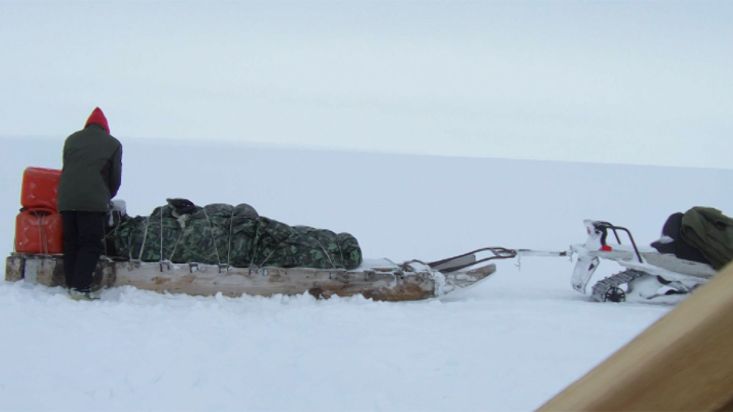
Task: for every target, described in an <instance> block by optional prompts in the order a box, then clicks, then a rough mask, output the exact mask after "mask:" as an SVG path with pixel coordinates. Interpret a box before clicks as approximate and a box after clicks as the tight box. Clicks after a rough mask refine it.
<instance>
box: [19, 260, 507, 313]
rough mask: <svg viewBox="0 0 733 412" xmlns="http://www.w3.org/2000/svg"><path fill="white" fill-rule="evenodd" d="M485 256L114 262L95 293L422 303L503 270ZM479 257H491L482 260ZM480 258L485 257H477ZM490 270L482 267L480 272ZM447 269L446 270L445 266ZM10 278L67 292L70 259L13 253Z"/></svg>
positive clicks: (101, 272)
mask: <svg viewBox="0 0 733 412" xmlns="http://www.w3.org/2000/svg"><path fill="white" fill-rule="evenodd" d="M491 249H492V248H486V249H479V250H477V251H474V252H470V253H468V254H464V255H460V256H458V257H456V258H449V259H444V260H441V261H439V263H440V264H442V265H443V266H441V267H442V268H443V269H442V270H438V269H436V266H437V265H436V264H432V265H433V266H431V263H423V262H421V261H418V260H413V261H409V262H405V263H402V264H396V263H394V262H392V261H390V260H388V259H378V260H366V261H364V262H363V263H362V265H360V266H359V267H358V268H356V269H352V270H346V269H315V268H304V267H294V268H282V267H274V266H265V267H260V268H255V267H252V268H238V267H231V266H230V267H227V266H220V265H211V264H197V263H188V264H175V263H171V262H142V261H113V260H110V259H102V260H100V262H99V264H98V265H97V270H96V272H95V276H94V287H95V288H103V287H113V286H125V285H129V286H134V287H136V288H138V289H143V290H151V291H156V292H162V293H185V294H189V295H202V296H210V295H216V294H218V293H221V294H223V295H226V296H241V295H255V296H272V295H276V294H284V295H297V294H303V293H306V292H307V293H310V294H312V295H314V296H316V297H319V298H328V297H331V296H334V295H336V296H352V295H357V294H361V295H363V296H365V297H367V298H371V299H374V300H381V301H406V300H421V299H428V298H432V297H438V296H442V295H445V294H447V293H450V292H452V291H455V290H457V289H464V288H467V287H469V286H473V285H475V284H477V283H478V282H480V281H481V280H483V279H485V278H487V277H488V276H489V275H491V274H492V273H494V272H495V271H496V266H495V265H494V264H493V263H485V262H487V261H488V260H491V259H494V258H502V256H497V255H493V254H492V253H493V252H492V251H491ZM480 253H485V254H488V255H490V256H488V257H480V256H479V254H480ZM477 256H478V257H477ZM481 263H483V265H480V264H481ZM446 265H447V266H446ZM5 279H6V280H7V281H18V280H21V279H25V281H26V282H32V283H38V284H42V285H46V286H63V285H64V274H63V256H61V255H42V254H20V253H13V254H12V255H11V256H9V257H8V258H7V261H6V269H5Z"/></svg>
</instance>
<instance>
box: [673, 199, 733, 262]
mask: <svg viewBox="0 0 733 412" xmlns="http://www.w3.org/2000/svg"><path fill="white" fill-rule="evenodd" d="M680 235H681V236H682V239H683V240H684V241H685V242H687V243H689V244H690V245H692V246H694V247H695V248H697V249H698V250H699V251H700V252H702V254H703V255H704V256H705V257H706V258H707V259H708V260H709V261H710V263H711V265H712V266H713V267H714V268H715V269H716V270H717V269H721V268H722V267H723V266H725V265H726V264H727V263H728V262H730V261H731V260H733V219H731V218H729V217H728V216H726V215H724V214H723V213H722V212H721V211H720V210H718V209H714V208H712V207H699V206H698V207H693V208H692V209H690V210H688V211H687V212H685V214H684V216H682V227H681V228H680Z"/></svg>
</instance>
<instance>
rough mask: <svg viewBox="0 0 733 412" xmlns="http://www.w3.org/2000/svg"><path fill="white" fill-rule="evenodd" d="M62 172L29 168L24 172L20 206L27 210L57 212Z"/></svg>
mask: <svg viewBox="0 0 733 412" xmlns="http://www.w3.org/2000/svg"><path fill="white" fill-rule="evenodd" d="M60 180H61V171H60V170H57V169H45V168H42V167H28V168H26V169H25V171H24V172H23V186H22V188H21V190H20V204H21V205H23V208H25V209H48V210H53V211H57V210H58V209H57V207H56V196H57V193H58V187H59V181H60Z"/></svg>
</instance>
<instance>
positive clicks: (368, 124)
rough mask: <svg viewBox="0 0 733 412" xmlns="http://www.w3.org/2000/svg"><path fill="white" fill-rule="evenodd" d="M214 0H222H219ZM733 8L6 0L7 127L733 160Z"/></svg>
mask: <svg viewBox="0 0 733 412" xmlns="http://www.w3.org/2000/svg"><path fill="white" fill-rule="evenodd" d="M210 3H211V4H210ZM731 22H733V2H732V1H721V2H709V1H690V2H673V1H659V2H642V1H632V2H619V1H614V2H566V1H562V2H561V1H557V2H551V1H536V2H490V1H480V2H461V1H449V2H448V1H446V2H430V1H419V2H418V1H409V2H408V1H402V2H388V1H326V2H323V1H319V2H310V1H293V2H234V3H232V2H228V3H224V2H154V3H150V2H114V3H113V2H63V1H55V2H31V1H0V55H1V56H2V60H1V61H2V64H0V93H1V94H0V95H1V96H2V104H1V106H0V136H58V137H59V138H60V139H61V138H63V137H65V136H66V135H68V134H69V133H71V132H73V131H74V130H77V129H78V128H80V127H81V126H82V124H83V122H84V120H85V118H86V116H87V115H88V114H89V112H90V111H91V109H92V108H93V107H94V106H95V105H99V106H101V107H102V109H104V110H105V112H106V113H107V115H108V118H109V120H110V124H111V128H112V133H113V134H114V135H115V136H116V137H118V138H120V139H121V140H122V141H123V142H124V139H126V138H132V137H138V138H179V139H181V138H185V139H224V140H232V141H240V142H258V143H268V144H278V145H288V146H314V147H328V148H338V149H357V150H373V151H388V152H392V151H394V152H412V153H431V154H446V155H470V156H487V157H508V158H531V159H551V160H580V161H591V162H614V163H641V164H657V165H679V166H699V167H715V168H733V166H731V162H730V155H729V154H730V152H731V149H733V144H731V143H730V141H731V134H732V132H733V74H732V73H733V24H732V23H731Z"/></svg>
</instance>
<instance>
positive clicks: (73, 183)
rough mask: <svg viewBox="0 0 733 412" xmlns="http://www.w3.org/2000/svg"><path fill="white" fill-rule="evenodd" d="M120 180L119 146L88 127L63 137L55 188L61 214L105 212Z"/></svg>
mask: <svg viewBox="0 0 733 412" xmlns="http://www.w3.org/2000/svg"><path fill="white" fill-rule="evenodd" d="M121 181H122V144H120V142H119V141H118V140H117V139H115V138H114V137H112V135H110V134H109V133H108V132H107V130H105V128H104V127H102V126H100V125H97V124H94V123H92V124H89V125H87V126H86V127H85V128H84V129H83V130H80V131H78V132H76V133H74V134H72V135H71V136H69V137H67V138H66V142H65V143H64V166H63V170H62V171H61V182H60V183H59V189H58V209H59V211H61V212H67V211H84V212H106V211H107V209H108V207H109V201H110V200H111V199H112V198H113V197H115V195H116V194H117V190H119V188H120V183H121Z"/></svg>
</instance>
